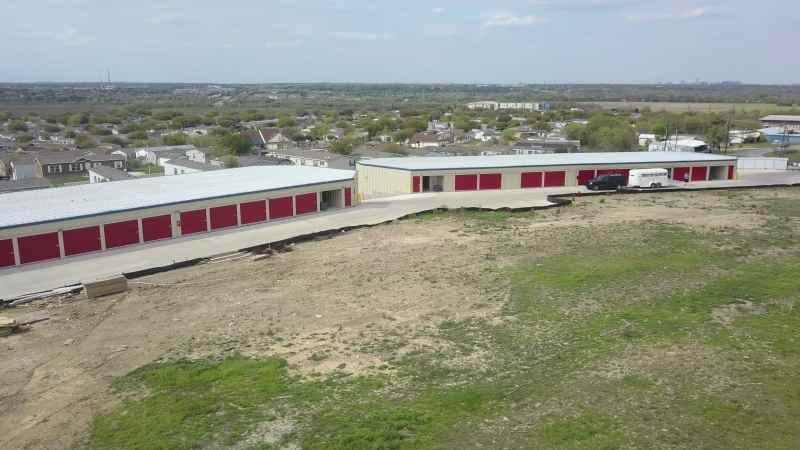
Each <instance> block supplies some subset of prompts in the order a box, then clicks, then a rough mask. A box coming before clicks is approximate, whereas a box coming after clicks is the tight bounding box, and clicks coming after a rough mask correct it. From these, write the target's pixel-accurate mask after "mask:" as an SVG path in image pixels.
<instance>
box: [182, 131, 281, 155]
mask: <svg viewBox="0 0 800 450" xmlns="http://www.w3.org/2000/svg"><path fill="white" fill-rule="evenodd" d="M242 136H243V137H244V138H245V139H247V140H248V141H250V143H251V144H253V148H257V149H260V148H264V146H265V145H266V143H265V142H264V140H263V139H261V133H260V132H259V131H258V130H245V131H242ZM187 156H188V155H187ZM190 159H191V158H190ZM203 162H205V161H203Z"/></svg>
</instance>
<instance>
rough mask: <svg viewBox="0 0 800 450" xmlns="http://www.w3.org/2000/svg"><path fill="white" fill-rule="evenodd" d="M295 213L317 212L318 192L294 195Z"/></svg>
mask: <svg viewBox="0 0 800 450" xmlns="http://www.w3.org/2000/svg"><path fill="white" fill-rule="evenodd" d="M294 209H295V214H298V215H299V214H308V213H312V212H317V193H316V192H310V193H308V194H300V195H296V196H295V197H294Z"/></svg>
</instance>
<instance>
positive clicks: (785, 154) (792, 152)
mask: <svg viewBox="0 0 800 450" xmlns="http://www.w3.org/2000/svg"><path fill="white" fill-rule="evenodd" d="M797 147H798V146H797V145H793V146H791V147H789V148H788V149H787V150H786V151H777V152H769V153H767V156H769V157H774V158H789V162H800V149H798V148H797Z"/></svg>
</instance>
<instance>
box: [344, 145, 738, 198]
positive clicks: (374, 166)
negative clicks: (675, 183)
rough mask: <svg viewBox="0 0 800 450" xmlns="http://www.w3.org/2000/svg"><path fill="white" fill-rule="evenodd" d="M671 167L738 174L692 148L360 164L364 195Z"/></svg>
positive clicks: (676, 172) (549, 183)
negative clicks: (677, 150)
mask: <svg viewBox="0 0 800 450" xmlns="http://www.w3.org/2000/svg"><path fill="white" fill-rule="evenodd" d="M651 168H663V169H667V170H668V171H669V173H670V176H671V177H672V178H673V179H674V180H680V181H684V180H687V181H689V182H697V181H710V180H728V179H734V178H735V177H736V157H731V156H721V155H712V154H706V153H689V152H617V153H566V154H551V155H498V156H452V157H410V158H376V159H364V160H361V161H358V162H357V163H356V172H357V173H358V187H359V195H360V196H362V197H363V198H373V197H378V196H385V195H398V194H411V193H416V192H454V191H473V190H487V189H532V188H542V187H560V186H577V185H582V184H586V182H587V181H589V180H590V179H592V178H594V177H595V176H600V175H604V174H612V173H619V174H624V175H626V176H627V174H628V171H630V170H631V169H651Z"/></svg>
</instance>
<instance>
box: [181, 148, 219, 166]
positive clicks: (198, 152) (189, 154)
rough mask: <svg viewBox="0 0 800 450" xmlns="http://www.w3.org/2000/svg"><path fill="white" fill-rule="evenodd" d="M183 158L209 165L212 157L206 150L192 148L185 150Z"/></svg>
mask: <svg viewBox="0 0 800 450" xmlns="http://www.w3.org/2000/svg"><path fill="white" fill-rule="evenodd" d="M184 156H186V159H188V160H189V161H194V162H199V163H203V164H210V163H211V159H212V156H213V155H212V154H211V152H210V151H208V150H202V149H199V148H193V149H191V150H186V153H184Z"/></svg>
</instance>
